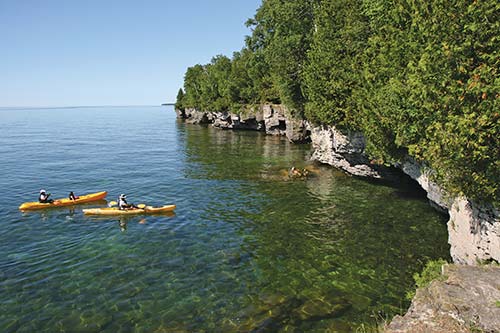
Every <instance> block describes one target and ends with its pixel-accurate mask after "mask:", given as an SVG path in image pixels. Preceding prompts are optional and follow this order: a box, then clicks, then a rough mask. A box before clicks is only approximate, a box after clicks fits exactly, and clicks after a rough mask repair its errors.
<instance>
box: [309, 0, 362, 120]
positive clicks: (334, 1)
mask: <svg viewBox="0 0 500 333" xmlns="http://www.w3.org/2000/svg"><path fill="white" fill-rule="evenodd" d="M360 11H361V1H360V0H331V1H325V0H323V1H319V2H318V3H317V6H315V8H314V32H313V37H312V45H311V48H310V49H309V51H308V53H307V55H308V61H307V63H306V66H305V70H304V92H305V94H306V97H307V102H306V104H305V112H306V116H307V118H308V119H310V120H312V121H315V122H319V123H327V124H335V125H337V126H344V127H351V128H352V127H356V126H357V125H358V124H357V121H356V120H357V119H358V114H357V113H358V108H357V103H356V101H355V100H354V98H353V97H354V96H353V94H352V93H353V91H354V90H356V89H357V87H358V86H359V82H360V80H359V73H360V64H359V60H360V56H361V54H362V52H363V50H364V49H365V48H366V43H367V38H368V24H367V21H366V19H365V17H364V16H363V15H362V14H361V13H360Z"/></svg>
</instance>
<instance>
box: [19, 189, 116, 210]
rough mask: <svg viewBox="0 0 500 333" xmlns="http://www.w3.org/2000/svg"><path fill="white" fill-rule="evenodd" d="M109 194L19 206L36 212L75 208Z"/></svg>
mask: <svg viewBox="0 0 500 333" xmlns="http://www.w3.org/2000/svg"><path fill="white" fill-rule="evenodd" d="M107 194H108V192H105V191H103V192H97V193H91V194H86V195H80V197H79V198H78V199H76V200H71V199H69V198H63V199H57V200H54V202H52V203H40V202H36V201H35V202H25V203H23V204H22V205H21V206H19V209H20V210H35V209H45V208H52V207H64V206H73V205H78V204H82V203H87V202H93V201H99V200H103V199H104V198H106V195H107Z"/></svg>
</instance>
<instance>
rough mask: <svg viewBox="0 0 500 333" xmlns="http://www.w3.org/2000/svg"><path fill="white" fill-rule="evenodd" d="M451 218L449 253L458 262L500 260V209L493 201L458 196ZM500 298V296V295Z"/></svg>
mask: <svg viewBox="0 0 500 333" xmlns="http://www.w3.org/2000/svg"><path fill="white" fill-rule="evenodd" d="M449 212H450V220H449V221H448V235H449V241H448V242H449V243H450V245H451V248H450V253H451V257H452V258H453V261H454V262H456V263H462V264H468V265H476V264H477V263H478V262H482V261H489V260H492V259H493V260H495V261H497V262H500V218H499V216H500V212H499V211H498V209H496V208H495V207H493V206H492V205H491V204H482V205H478V204H475V203H474V202H472V201H469V200H467V199H466V198H456V199H455V200H454V201H453V204H452V206H451V208H450V211H449ZM499 301H500V299H499Z"/></svg>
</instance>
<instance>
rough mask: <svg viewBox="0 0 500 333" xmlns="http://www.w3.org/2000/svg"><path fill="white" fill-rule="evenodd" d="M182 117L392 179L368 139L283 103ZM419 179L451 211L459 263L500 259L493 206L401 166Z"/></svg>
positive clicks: (499, 221) (421, 170)
mask: <svg viewBox="0 0 500 333" xmlns="http://www.w3.org/2000/svg"><path fill="white" fill-rule="evenodd" d="M176 112H177V116H178V117H179V118H181V119H185V120H186V122H188V123H192V124H212V125H213V126H214V127H217V128H220V129H233V130H255V131H261V132H265V133H266V134H268V135H283V136H286V137H287V139H288V140H289V141H290V142H293V143H304V142H311V143H312V147H313V154H312V157H311V159H312V160H314V161H317V162H319V163H323V164H328V165H331V166H334V167H336V168H339V169H342V170H344V171H346V172H348V173H350V174H352V175H356V176H361V177H370V178H386V177H390V174H391V170H390V168H387V167H384V166H380V165H377V164H375V163H371V162H370V161H369V159H368V157H367V156H366V155H365V139H364V136H363V134H362V133H360V132H348V133H343V132H341V131H340V130H338V129H337V128H335V126H326V125H319V126H317V125H313V124H311V123H309V122H308V121H306V120H299V119H294V118H293V117H291V116H290V115H289V112H288V111H287V109H286V108H285V107H284V106H282V105H271V104H265V105H262V106H260V107H258V108H253V109H249V110H247V111H246V112H243V113H241V114H234V113H230V112H205V111H198V110H196V109H192V108H188V109H185V110H176ZM395 167H397V168H399V169H401V170H402V171H403V172H404V173H405V174H407V175H408V176H410V177H411V178H413V179H414V180H416V181H417V182H418V183H419V184H420V186H422V188H423V189H424V190H425V191H426V192H427V198H428V199H429V202H430V203H431V205H432V206H433V207H435V208H437V209H439V210H441V211H443V212H447V213H448V214H449V216H450V219H449V221H448V223H447V225H448V233H449V241H448V242H449V244H450V246H451V249H450V252H451V257H452V258H453V261H454V262H455V263H459V264H467V265H477V264H479V263H482V262H489V261H496V262H500V212H499V210H498V209H497V208H495V207H494V206H493V205H491V204H482V203H476V202H474V201H472V200H469V199H468V198H465V197H456V198H454V197H451V196H449V195H448V194H447V193H446V192H445V191H444V190H443V189H442V188H441V187H440V186H439V185H438V184H436V183H434V182H432V181H431V180H430V177H429V175H430V174H431V173H432V170H430V169H428V168H426V167H425V166H423V165H421V164H419V163H417V162H416V161H415V160H414V159H412V158H411V157H407V158H406V159H405V161H404V162H402V163H401V164H398V165H395Z"/></svg>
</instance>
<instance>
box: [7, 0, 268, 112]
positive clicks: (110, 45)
mask: <svg viewBox="0 0 500 333" xmlns="http://www.w3.org/2000/svg"><path fill="white" fill-rule="evenodd" d="M260 4H261V0H0V106H70V105H155V104H160V103H163V102H174V101H175V97H176V95H177V91H178V90H179V88H180V87H181V86H182V82H183V77H184V73H185V71H186V68H187V67H188V66H192V65H194V64H197V63H201V64H205V63H208V62H209V61H210V59H211V58H212V57H213V56H215V55H217V54H224V55H227V56H231V55H232V53H233V52H234V51H238V50H240V49H241V48H242V47H243V46H244V36H245V35H248V34H250V30H249V29H248V28H246V27H245V25H244V23H245V21H246V20H247V19H248V18H250V17H253V15H254V14H255V11H256V10H257V8H258V7H259V6H260Z"/></svg>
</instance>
